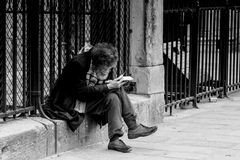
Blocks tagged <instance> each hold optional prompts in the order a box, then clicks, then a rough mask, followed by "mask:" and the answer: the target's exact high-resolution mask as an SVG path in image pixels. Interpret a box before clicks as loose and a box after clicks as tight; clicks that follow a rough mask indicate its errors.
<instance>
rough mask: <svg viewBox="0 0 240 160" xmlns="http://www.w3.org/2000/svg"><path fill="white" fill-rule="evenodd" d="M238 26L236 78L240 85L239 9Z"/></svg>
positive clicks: (239, 15) (238, 14)
mask: <svg viewBox="0 0 240 160" xmlns="http://www.w3.org/2000/svg"><path fill="white" fill-rule="evenodd" d="M236 25H237V26H236V29H237V34H236V35H237V37H236V38H237V47H236V53H237V65H236V67H237V69H236V75H237V77H236V82H237V83H239V82H240V81H239V80H240V73H239V71H240V61H239V58H240V56H239V52H240V51H239V38H240V35H239V29H240V8H238V12H237V24H236ZM239 87H240V86H239V85H238V86H237V88H236V89H239Z"/></svg>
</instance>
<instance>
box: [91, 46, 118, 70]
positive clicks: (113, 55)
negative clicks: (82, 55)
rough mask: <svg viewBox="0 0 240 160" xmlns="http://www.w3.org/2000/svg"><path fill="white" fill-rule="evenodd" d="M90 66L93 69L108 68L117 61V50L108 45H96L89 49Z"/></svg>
mask: <svg viewBox="0 0 240 160" xmlns="http://www.w3.org/2000/svg"><path fill="white" fill-rule="evenodd" d="M91 56H92V64H93V65H94V67H96V68H98V67H99V66H107V67H110V66H112V65H113V64H114V63H116V62H117V61H118V51H117V49H116V48H115V47H114V46H113V45H112V44H109V43H97V44H96V45H94V47H93V48H92V49H91Z"/></svg>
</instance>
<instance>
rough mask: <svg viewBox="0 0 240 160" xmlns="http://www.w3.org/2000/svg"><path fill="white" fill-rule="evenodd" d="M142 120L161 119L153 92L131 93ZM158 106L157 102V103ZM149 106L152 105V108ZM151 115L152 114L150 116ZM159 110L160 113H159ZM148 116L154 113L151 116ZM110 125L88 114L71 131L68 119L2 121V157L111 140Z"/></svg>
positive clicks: (26, 159) (30, 158)
mask: <svg viewBox="0 0 240 160" xmlns="http://www.w3.org/2000/svg"><path fill="white" fill-rule="evenodd" d="M129 97H130V99H131V102H132V103H133V106H134V108H135V110H136V112H137V114H138V119H139V121H140V122H143V123H145V124H150V123H152V122H153V121H152V120H156V119H159V120H157V121H156V122H157V123H158V122H160V121H162V115H161V116H159V117H154V116H155V115H156V114H155V113H152V114H151V112H155V111H154V110H155V109H154V108H155V107H153V105H155V104H154V103H153V100H152V98H151V96H144V95H129ZM156 107H157V106H156ZM150 108H153V110H152V109H150ZM151 115H152V116H151ZM158 115H159V114H157V116H158ZM149 117H151V118H150V119H152V120H149ZM107 130H108V127H107V125H106V126H103V127H102V129H100V127H99V126H98V125H97V124H96V123H95V122H94V121H93V120H91V119H89V118H88V117H86V118H85V120H84V122H83V123H82V124H81V126H80V127H79V128H78V129H77V130H76V131H75V132H72V131H71V130H70V129H69V128H68V126H67V124H66V122H65V121H61V120H54V121H53V122H52V121H49V120H47V119H43V118H40V117H28V118H24V119H17V120H13V121H8V122H4V123H3V122H1V123H0V160H16V159H18V160H37V159H41V158H44V157H47V156H50V155H53V154H55V153H60V152H64V151H68V150H71V149H74V148H76V147H79V146H83V145H91V144H95V143H98V142H101V141H107V140H108V134H107Z"/></svg>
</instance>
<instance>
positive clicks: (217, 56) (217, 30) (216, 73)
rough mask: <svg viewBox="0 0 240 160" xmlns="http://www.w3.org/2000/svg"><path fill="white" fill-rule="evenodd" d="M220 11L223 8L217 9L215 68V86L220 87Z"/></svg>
mask: <svg viewBox="0 0 240 160" xmlns="http://www.w3.org/2000/svg"><path fill="white" fill-rule="evenodd" d="M220 11H221V10H219V9H218V10H217V21H216V24H217V25H216V64H215V67H216V70H215V77H216V80H217V83H216V84H215V88H218V87H219V86H220V84H219V81H220V78H219V77H220V76H219V73H218V72H219V65H220V63H221V62H220V59H219V47H218V45H220V44H219V41H220V38H219V31H220V30H219V26H220V24H219V23H220V21H219V20H220V17H219V15H220Z"/></svg>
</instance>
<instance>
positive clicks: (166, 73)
mask: <svg viewBox="0 0 240 160" xmlns="http://www.w3.org/2000/svg"><path fill="white" fill-rule="evenodd" d="M168 16H169V13H164V17H165V19H164V22H165V23H167V24H166V25H165V26H166V27H167V29H166V32H167V33H169V19H168ZM163 34H164V37H165V38H166V40H165V47H166V55H165V58H164V60H165V102H166V104H168V103H169V101H168V94H169V87H168V86H169V81H168V80H169V70H168V69H169V63H168V52H169V50H168V45H169V44H168V41H169V40H168V34H166V33H163ZM166 109H167V108H166ZM166 109H165V111H167V110H166Z"/></svg>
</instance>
